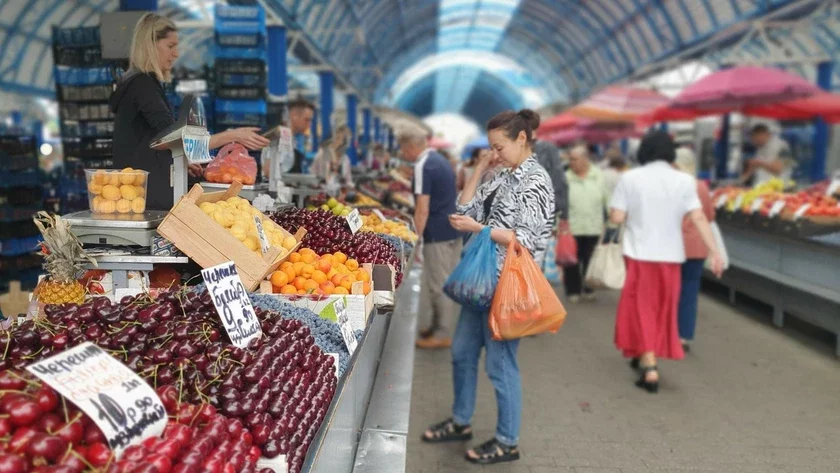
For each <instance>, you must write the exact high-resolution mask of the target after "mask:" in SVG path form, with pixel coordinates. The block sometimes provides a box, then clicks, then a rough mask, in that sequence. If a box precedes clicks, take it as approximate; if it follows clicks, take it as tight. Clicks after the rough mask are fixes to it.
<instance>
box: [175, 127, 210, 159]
mask: <svg viewBox="0 0 840 473" xmlns="http://www.w3.org/2000/svg"><path fill="white" fill-rule="evenodd" d="M181 141H182V142H183V146H184V154H186V156H187V161H188V162H189V163H190V164H205V163H209V162H210V160H211V158H210V133H208V132H207V129H206V128H201V127H192V126H187V127H184V131H182V132H181Z"/></svg>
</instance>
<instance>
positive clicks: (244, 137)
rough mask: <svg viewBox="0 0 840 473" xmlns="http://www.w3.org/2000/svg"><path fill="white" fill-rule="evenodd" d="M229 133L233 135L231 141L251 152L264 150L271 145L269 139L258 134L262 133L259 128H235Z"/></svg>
mask: <svg viewBox="0 0 840 473" xmlns="http://www.w3.org/2000/svg"><path fill="white" fill-rule="evenodd" d="M229 131H230V135H231V141H233V142H235V143H241V144H243V145H245V147H246V148H248V149H250V150H259V149H263V148H265V147H266V146H268V144H269V141H268V139H266V138H265V137H263V136H261V135H259V134H258V133H259V131H260V129H259V128H254V127H246V128H234V129H233V130H229Z"/></svg>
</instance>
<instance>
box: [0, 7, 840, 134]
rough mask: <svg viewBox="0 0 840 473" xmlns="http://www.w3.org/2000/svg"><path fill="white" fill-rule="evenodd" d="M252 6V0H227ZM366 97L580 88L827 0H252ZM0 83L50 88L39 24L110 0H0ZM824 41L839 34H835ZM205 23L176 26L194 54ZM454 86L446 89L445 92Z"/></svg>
mask: <svg viewBox="0 0 840 473" xmlns="http://www.w3.org/2000/svg"><path fill="white" fill-rule="evenodd" d="M228 3H231V4H250V3H255V0H230V1H228ZM256 3H260V4H262V5H263V6H264V7H265V8H266V10H267V11H268V12H269V16H270V17H275V18H278V19H280V20H282V22H283V23H284V24H286V26H287V28H289V30H290V31H292V32H294V34H298V35H300V36H299V38H298V39H299V40H300V41H294V40H291V41H290V45H291V46H292V47H293V48H294V49H292V51H291V53H292V54H293V55H294V56H297V58H298V59H299V61H298V59H295V60H293V61H292V64H293V66H292V79H293V81H297V82H296V83H298V84H304V85H305V84H307V83H311V80H310V81H307V80H305V77H301V76H305V73H299V74H296V73H295V71H294V69H295V67H296V66H295V65H294V64H298V63H300V64H307V63H311V62H312V61H313V60H314V59H313V56H317V57H318V58H319V59H321V60H325V61H327V62H329V64H330V66H332V67H334V68H335V69H337V70H338V71H340V72H341V79H342V81H343V82H345V83H348V84H347V85H352V87H353V89H354V90H355V91H357V92H358V93H359V94H360V95H362V96H363V97H364V98H365V99H367V100H368V101H371V102H375V103H378V104H383V105H391V106H395V107H398V108H401V109H404V110H407V111H411V112H418V113H422V114H426V113H434V112H447V111H448V112H460V113H463V114H464V115H467V116H470V117H473V118H475V119H477V120H478V119H481V118H483V117H486V116H488V114H492V113H493V112H494V111H496V110H500V109H505V108H515V107H520V106H539V105H541V104H547V103H555V102H561V101H570V100H571V101H574V100H576V99H579V98H582V97H585V96H586V95H587V94H588V93H590V92H591V91H592V90H593V89H596V88H598V87H600V86H603V85H606V84H609V83H612V82H616V81H621V80H624V79H627V78H629V77H635V76H639V75H642V74H644V73H645V72H646V71H650V70H654V69H656V68H657V67H659V66H660V65H662V64H665V63H667V62H668V61H670V60H672V59H674V58H677V57H680V58H689V57H691V56H692V55H694V56H699V55H702V54H703V53H704V52H705V47H706V46H708V45H711V44H713V43H714V44H719V43H720V42H722V41H730V42H734V41H736V40H737V39H738V37H739V33H742V30H743V25H744V24H745V22H746V21H747V20H751V19H756V18H762V17H766V16H768V15H774V14H778V15H780V16H783V17H785V18H787V17H796V16H801V15H805V14H808V13H810V12H811V11H813V10H814V8H817V7H819V6H820V5H824V4H826V3H836V1H835V0H587V1H572V0H440V1H438V0H258V1H256ZM0 5H2V6H0V91H3V92H5V93H6V95H8V94H9V93H12V94H16V95H20V94H24V95H38V96H46V97H49V96H52V95H53V94H54V90H53V89H54V88H53V85H52V75H53V74H52V53H51V45H50V43H51V39H50V38H51V27H52V26H53V25H55V26H59V27H72V26H83V25H87V26H92V25H96V24H98V14H99V13H101V12H106V11H114V10H116V9H118V8H119V1H118V0H5V1H3V2H0ZM212 5H213V2H207V1H203V0H159V7H160V9H161V10H162V11H163V12H164V13H165V14H167V15H169V16H172V17H174V18H176V19H179V20H196V19H197V20H202V19H204V20H208V21H212V14H213V9H212ZM826 34H827V35H828V34H832V35H833V37H831V36H829V40H830V41H834V43H833V44H834V45H835V47H836V45H837V44H838V43H840V41H838V40H837V35H836V33H831V32H830V31H829V33H826ZM211 39H212V32H211V31H207V29H206V28H205V29H204V30H201V29H195V30H194V31H192V30H190V29H189V28H185V30H184V32H183V34H182V42H183V43H184V46H183V47H182V50H184V51H189V57H190V58H191V59H192V61H193V62H196V61H197V62H201V61H204V60H206V59H207V58H208V57H209V56H210V55H211V51H212V48H211V47H209V45H210V43H211ZM453 91H457V93H453Z"/></svg>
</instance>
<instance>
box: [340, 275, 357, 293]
mask: <svg viewBox="0 0 840 473" xmlns="http://www.w3.org/2000/svg"><path fill="white" fill-rule="evenodd" d="M353 282H354V281H353V280H352V279H350V276H344V277H343V278H341V283H340V284H339V285H340V286H341V287H343V288H344V289H347V290H348V291H349V290H350V288H352V287H353ZM336 289H338V287H336Z"/></svg>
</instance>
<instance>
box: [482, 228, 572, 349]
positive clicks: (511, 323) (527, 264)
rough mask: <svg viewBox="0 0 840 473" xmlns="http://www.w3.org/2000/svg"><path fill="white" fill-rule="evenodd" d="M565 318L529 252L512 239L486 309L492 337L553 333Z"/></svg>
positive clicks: (503, 338)
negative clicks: (493, 294) (494, 293)
mask: <svg viewBox="0 0 840 473" xmlns="http://www.w3.org/2000/svg"><path fill="white" fill-rule="evenodd" d="M565 320H566V309H565V308H564V307H563V304H562V303H561V302H560V299H559V298H558V297H557V294H556V293H555V292H554V289H553V288H552V287H551V283H549V282H548V279H546V278H545V276H544V275H543V274H542V271H541V270H540V267H539V266H537V263H536V262H535V261H534V259H533V258H532V257H531V253H529V252H528V250H527V249H525V248H524V247H523V246H522V245H521V244H519V242H517V241H516V240H513V241H512V242H510V244H509V245H508V249H507V256H506V257H505V264H504V266H502V274H501V276H499V283H498V285H497V286H496V295H495V296H494V297H493V305H492V307H491V308H490V317H489V323H490V332H491V333H492V334H493V340H514V339H517V338H522V337H526V336H529V335H537V334H540V333H544V332H551V333H557V330H559V329H560V326H561V325H563V322H564V321H565Z"/></svg>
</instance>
